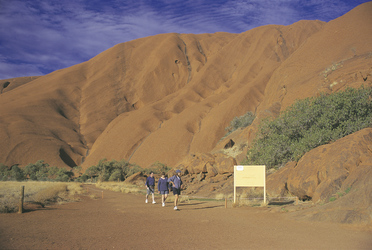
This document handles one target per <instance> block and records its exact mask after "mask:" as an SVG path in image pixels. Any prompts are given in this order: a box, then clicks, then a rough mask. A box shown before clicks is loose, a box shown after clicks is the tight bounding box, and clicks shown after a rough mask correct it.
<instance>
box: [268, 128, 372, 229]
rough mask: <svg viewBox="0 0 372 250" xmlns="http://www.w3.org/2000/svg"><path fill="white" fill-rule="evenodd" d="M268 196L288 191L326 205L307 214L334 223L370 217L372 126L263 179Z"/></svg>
mask: <svg viewBox="0 0 372 250" xmlns="http://www.w3.org/2000/svg"><path fill="white" fill-rule="evenodd" d="M267 192H268V194H269V195H270V196H272V197H277V196H282V195H287V194H291V195H294V196H297V197H299V198H300V199H302V200H312V201H313V202H314V203H318V204H326V205H324V206H323V207H322V208H321V209H320V211H323V212H320V211H319V209H318V210H314V211H316V212H312V214H310V215H308V216H310V217H311V218H313V219H319V220H331V221H337V222H346V223H352V222H361V221H362V222H369V221H370V220H371V219H372V209H371V207H372V128H366V129H363V130H361V131H358V132H356V133H354V134H351V135H348V136H346V137H344V138H342V139H339V140H337V141H335V142H333V143H331V144H327V145H323V146H320V147H317V148H315V149H313V150H311V151H310V152H308V153H306V154H305V155H304V156H303V157H302V158H301V159H300V160H299V161H298V162H297V163H296V162H290V163H287V164H286V166H285V167H283V168H282V169H280V170H279V171H277V172H275V173H273V174H271V175H269V176H268V178H267Z"/></svg>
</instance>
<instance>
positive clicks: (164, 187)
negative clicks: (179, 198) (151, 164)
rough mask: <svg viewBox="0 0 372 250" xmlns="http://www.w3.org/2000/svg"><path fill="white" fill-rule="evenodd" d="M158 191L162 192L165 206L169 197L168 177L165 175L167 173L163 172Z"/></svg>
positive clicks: (162, 200) (162, 201)
mask: <svg viewBox="0 0 372 250" xmlns="http://www.w3.org/2000/svg"><path fill="white" fill-rule="evenodd" d="M158 191H159V194H161V205H162V206H163V207H165V200H166V199H167V198H168V194H169V191H168V178H167V177H165V173H164V172H162V173H161V177H160V178H159V180H158Z"/></svg>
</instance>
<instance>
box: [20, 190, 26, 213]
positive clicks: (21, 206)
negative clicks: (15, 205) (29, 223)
mask: <svg viewBox="0 0 372 250" xmlns="http://www.w3.org/2000/svg"><path fill="white" fill-rule="evenodd" d="M24 198H25V186H21V196H20V198H19V209H18V213H20V214H21V213H23V200H24Z"/></svg>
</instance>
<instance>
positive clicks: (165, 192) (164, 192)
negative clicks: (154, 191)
mask: <svg viewBox="0 0 372 250" xmlns="http://www.w3.org/2000/svg"><path fill="white" fill-rule="evenodd" d="M160 194H169V192H168V190H165V191H160Z"/></svg>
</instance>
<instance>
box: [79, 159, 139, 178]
mask: <svg viewBox="0 0 372 250" xmlns="http://www.w3.org/2000/svg"><path fill="white" fill-rule="evenodd" d="M139 171H142V168H141V167H139V166H138V165H135V164H130V163H129V162H127V161H126V160H121V161H116V160H111V161H107V159H102V160H100V161H99V162H98V164H97V165H96V166H92V167H90V168H88V169H87V170H86V171H85V175H86V176H87V177H89V178H91V179H93V178H94V179H98V180H99V181H118V180H119V181H123V180H125V179H126V178H127V177H128V176H130V175H132V174H134V173H137V172H139Z"/></svg>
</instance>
